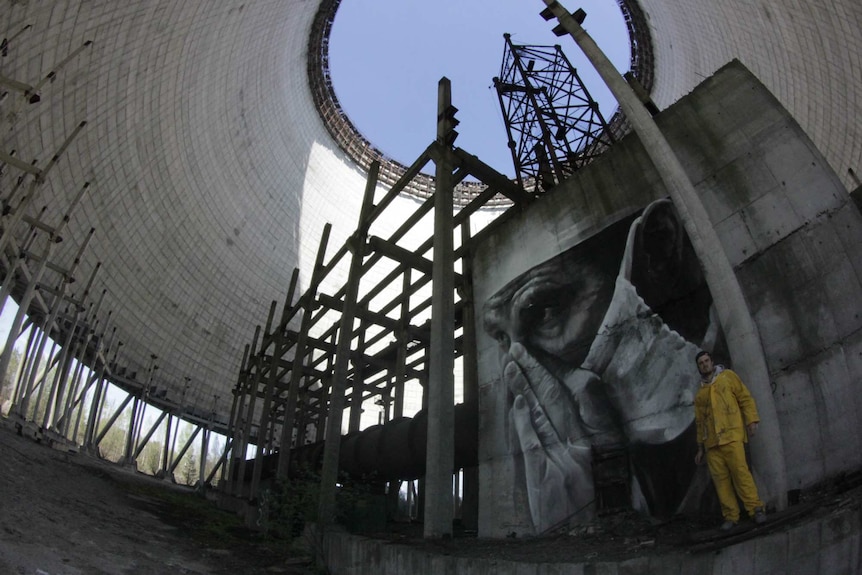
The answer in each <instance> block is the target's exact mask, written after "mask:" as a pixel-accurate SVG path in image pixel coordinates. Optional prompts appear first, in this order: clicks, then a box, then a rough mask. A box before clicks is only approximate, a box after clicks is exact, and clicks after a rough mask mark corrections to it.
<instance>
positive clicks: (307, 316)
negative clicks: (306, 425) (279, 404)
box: [276, 224, 332, 480]
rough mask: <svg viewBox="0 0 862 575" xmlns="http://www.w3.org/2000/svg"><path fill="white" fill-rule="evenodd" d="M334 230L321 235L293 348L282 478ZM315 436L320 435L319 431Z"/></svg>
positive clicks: (279, 472)
mask: <svg viewBox="0 0 862 575" xmlns="http://www.w3.org/2000/svg"><path fill="white" fill-rule="evenodd" d="M331 231H332V224H326V225H325V226H324V227H323V234H322V235H321V236H320V243H319V244H318V246H317V257H316V258H315V260H314V268H313V269H312V272H311V282H310V284H309V286H308V289H307V290H306V291H305V295H304V296H303V297H302V298H301V299H302V302H301V307H302V319H301V320H300V323H299V334H298V335H297V338H296V345H294V347H293V365H292V366H291V369H290V384H289V386H288V388H287V400H286V401H285V403H284V423H283V424H282V426H281V451H280V452H279V455H278V469H277V471H276V475H277V477H278V478H279V479H282V480H283V479H286V478H287V472H288V469H289V467H290V448H291V446H292V444H293V443H292V439H293V428H294V426H295V423H294V420H295V418H296V402H297V398H298V396H299V387H300V385H301V384H302V377H303V367H304V365H305V355H306V353H307V348H308V331H309V330H310V329H311V319H312V318H311V316H312V311H313V310H314V299H315V297H316V296H317V287H318V285H319V284H320V280H321V279H322V272H323V258H324V257H325V256H326V247H327V245H328V244H329V234H330V232H331ZM297 304H299V302H297ZM315 435H317V436H318V437H319V435H320V432H319V430H318V432H317V433H316V434H315ZM297 441H298V442H299V441H301V438H297Z"/></svg>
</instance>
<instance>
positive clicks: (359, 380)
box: [347, 321, 367, 433]
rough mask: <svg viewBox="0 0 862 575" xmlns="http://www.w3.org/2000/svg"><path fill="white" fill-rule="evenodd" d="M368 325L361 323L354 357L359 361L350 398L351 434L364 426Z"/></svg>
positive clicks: (355, 366) (354, 372) (349, 428)
mask: <svg viewBox="0 0 862 575" xmlns="http://www.w3.org/2000/svg"><path fill="white" fill-rule="evenodd" d="M366 328H367V325H366V323H365V321H360V322H359V330H358V332H359V336H358V340H359V341H358V342H357V346H356V349H355V350H354V354H355V355H354V357H355V358H358V361H357V362H355V363H354V364H353V393H351V397H350V425H349V427H348V428H347V429H348V431H350V432H351V433H352V432H354V431H359V428H360V426H361V424H362V397H363V395H364V394H365V383H364V374H363V373H362V368H363V364H364V363H365V361H364V359H363V356H364V354H365V329H366Z"/></svg>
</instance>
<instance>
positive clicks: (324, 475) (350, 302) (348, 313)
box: [317, 161, 380, 533]
mask: <svg viewBox="0 0 862 575" xmlns="http://www.w3.org/2000/svg"><path fill="white" fill-rule="evenodd" d="M379 169H380V164H379V163H378V162H377V161H374V162H372V164H371V168H370V170H369V173H368V181H367V182H366V185H365V195H364V197H363V200H362V210H361V211H360V214H359V226H358V228H357V230H356V233H354V235H353V236H352V237H351V238H350V239H349V240H348V246H349V248H350V250H351V251H352V252H353V253H352V257H351V259H350V270H349V272H348V275H347V286H346V287H345V290H344V306H343V308H342V310H341V321H340V323H339V329H338V344H337V345H336V347H335V366H334V370H333V373H332V383H331V387H330V392H329V417H327V418H326V445H325V447H324V450H323V470H322V471H321V474H320V505H319V507H318V513H317V517H318V524H319V525H320V527H321V528H325V527H327V526H329V525H332V524H333V523H334V522H335V491H336V482H337V480H338V457H339V453H340V451H341V421H342V417H343V415H344V414H343V411H344V392H345V386H346V384H347V373H348V363H349V360H350V342H351V340H352V339H353V322H354V319H355V317H356V299H357V297H358V293H359V281H360V279H361V274H362V261H363V259H364V256H365V250H366V246H365V244H366V241H367V236H368V215H369V213H370V211H371V208H372V202H373V200H374V190H375V188H376V187H377V173H378V171H379ZM321 533H323V529H321Z"/></svg>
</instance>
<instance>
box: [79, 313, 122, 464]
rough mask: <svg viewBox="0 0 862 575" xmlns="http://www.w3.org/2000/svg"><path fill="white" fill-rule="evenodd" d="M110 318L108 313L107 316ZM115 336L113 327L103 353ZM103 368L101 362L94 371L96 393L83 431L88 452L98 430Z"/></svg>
mask: <svg viewBox="0 0 862 575" xmlns="http://www.w3.org/2000/svg"><path fill="white" fill-rule="evenodd" d="M108 316H110V313H109V314H108ZM116 334H117V328H116V327H114V328H113V329H111V336H110V338H109V341H108V345H107V346H106V347H105V353H106V354H110V353H111V348H112V347H113V344H114V336H115V335H116ZM103 339H104V334H102V337H101V338H99V343H98V345H97V346H96V361H99V360H100V355H101V351H102V340H103ZM119 348H120V346H119V345H117V346H116V347H115V348H114V354H113V358H114V359H116V357H117V352H118V351H119ZM105 367H106V362H104V361H102V362H101V364H100V365H99V367H98V368H97V369H96V391H95V393H93V401H92V402H91V404H90V415H89V417H88V418H87V429H86V430H85V431H84V449H85V450H87V451H90V450H92V449H93V447H94V445H93V439H94V438H95V436H96V431H97V429H98V424H99V417H100V414H101V413H102V400H103V397H104V394H105V387H106V386H105Z"/></svg>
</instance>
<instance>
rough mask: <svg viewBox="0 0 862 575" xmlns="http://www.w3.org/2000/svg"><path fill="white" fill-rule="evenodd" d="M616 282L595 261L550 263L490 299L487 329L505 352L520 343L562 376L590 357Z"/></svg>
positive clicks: (486, 319)
mask: <svg viewBox="0 0 862 575" xmlns="http://www.w3.org/2000/svg"><path fill="white" fill-rule="evenodd" d="M614 280H615V278H614V277H611V276H609V275H608V274H607V273H605V272H602V271H601V270H600V269H599V268H598V267H597V266H594V265H591V264H590V263H589V262H585V261H580V262H578V263H577V265H576V266H575V265H564V264H563V263H562V261H561V260H559V259H558V260H553V261H551V262H547V263H545V264H543V265H541V266H538V267H536V268H534V269H532V270H531V271H530V272H529V273H527V274H526V275H525V276H523V277H522V278H519V279H518V280H517V281H515V282H513V283H512V284H510V285H509V286H507V287H506V288H505V289H503V290H502V291H501V292H500V293H498V294H497V295H495V296H494V297H493V298H491V299H490V300H488V302H487V303H486V304H485V330H486V331H487V332H488V333H489V334H490V335H491V336H493V337H494V338H495V339H496V340H497V341H498V342H499V344H500V347H501V348H502V350H503V351H508V349H509V347H510V346H511V344H512V343H515V342H519V343H521V344H523V345H524V347H526V348H527V350H528V351H529V352H530V353H531V354H533V355H534V356H535V357H536V359H537V360H539V361H540V362H541V363H542V364H543V365H545V367H546V368H548V369H549V370H550V371H551V372H554V373H556V374H557V375H558V376H559V375H561V374H562V373H564V372H566V371H569V370H571V369H573V368H575V367H580V364H581V363H582V362H583V360H584V359H585V358H586V356H587V353H588V352H589V348H590V345H591V344H592V342H593V339H594V338H595V336H596V333H597V331H598V329H599V327H600V326H601V321H602V319H603V318H604V315H605V312H606V311H607V308H608V305H609V304H610V300H611V297H612V296H613V286H614Z"/></svg>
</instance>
